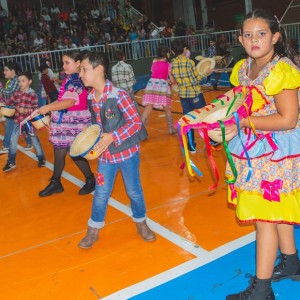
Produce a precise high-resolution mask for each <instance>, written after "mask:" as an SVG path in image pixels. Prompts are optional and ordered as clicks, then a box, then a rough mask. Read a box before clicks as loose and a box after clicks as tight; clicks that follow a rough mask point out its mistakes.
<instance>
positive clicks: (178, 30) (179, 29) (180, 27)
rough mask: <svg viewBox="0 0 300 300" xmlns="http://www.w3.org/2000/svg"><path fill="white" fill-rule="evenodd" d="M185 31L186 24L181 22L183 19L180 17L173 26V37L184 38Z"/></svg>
mask: <svg viewBox="0 0 300 300" xmlns="http://www.w3.org/2000/svg"><path fill="white" fill-rule="evenodd" d="M186 31H187V27H186V24H185V23H184V21H183V18H182V17H180V18H179V19H178V21H177V22H176V26H175V36H185V35H186Z"/></svg>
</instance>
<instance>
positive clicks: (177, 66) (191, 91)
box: [171, 55, 206, 98]
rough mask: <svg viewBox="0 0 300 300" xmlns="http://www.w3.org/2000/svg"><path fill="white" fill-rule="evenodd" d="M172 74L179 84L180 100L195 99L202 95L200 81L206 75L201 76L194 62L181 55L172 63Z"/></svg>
mask: <svg viewBox="0 0 300 300" xmlns="http://www.w3.org/2000/svg"><path fill="white" fill-rule="evenodd" d="M171 73H172V75H173V77H174V79H175V81H176V83H177V84H178V88H179V95H180V98H194V97H197V96H198V95H199V94H200V93H201V87H200V81H201V80H202V78H203V77H205V76H206V75H205V74H199V73H198V71H197V68H196V66H195V63H194V61H193V60H191V59H189V58H187V57H186V56H184V55H179V56H177V57H176V58H174V59H173V61H172V69H171Z"/></svg>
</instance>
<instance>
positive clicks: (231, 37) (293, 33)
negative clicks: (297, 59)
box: [0, 23, 300, 73]
mask: <svg viewBox="0 0 300 300" xmlns="http://www.w3.org/2000/svg"><path fill="white" fill-rule="evenodd" d="M284 26H285V28H286V31H287V33H288V36H289V38H290V39H295V40H298V38H299V36H300V23H295V24H288V25H284ZM221 33H222V34H224V35H225V38H226V40H227V42H228V43H229V44H230V45H231V46H232V47H234V46H238V45H239V42H238V34H239V31H238V30H231V31H222V32H212V33H209V34H195V35H189V36H182V37H171V38H159V39H150V40H143V41H138V42H125V43H113V44H109V45H108V46H104V45H97V46H88V47H81V48H78V49H80V50H93V51H104V52H106V53H107V54H108V57H109V60H110V61H111V62H114V55H113V54H114V52H115V51H116V50H117V49H121V50H123V51H124V53H125V56H126V59H127V60H137V59H140V58H152V57H155V56H156V51H157V46H158V45H159V44H160V43H162V44H164V45H166V46H167V47H169V48H170V49H171V42H172V41H173V40H176V39H184V41H185V42H186V44H187V45H188V47H189V48H190V50H191V51H192V52H196V53H201V54H202V55H206V50H207V48H208V41H209V39H210V38H214V39H217V37H218V36H219V35H220V34H221ZM72 50H74V49H64V50H56V51H47V52H33V53H27V54H21V55H15V56H3V57H0V68H1V67H2V70H3V68H4V64H5V63H6V62H7V61H10V60H14V61H16V62H17V63H18V64H19V66H20V69H21V70H22V71H24V70H27V71H29V72H31V73H36V72H38V67H39V65H40V61H41V59H42V58H43V57H48V58H49V59H50V61H51V64H52V68H53V69H54V70H56V71H57V70H59V69H60V67H61V57H62V54H63V53H65V52H67V51H72Z"/></svg>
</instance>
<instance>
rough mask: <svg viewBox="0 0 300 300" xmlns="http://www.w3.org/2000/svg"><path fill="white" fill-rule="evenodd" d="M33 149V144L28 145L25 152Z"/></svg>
mask: <svg viewBox="0 0 300 300" xmlns="http://www.w3.org/2000/svg"><path fill="white" fill-rule="evenodd" d="M31 149H33V146H32V145H31V144H28V145H27V146H26V147H25V151H30V150H31Z"/></svg>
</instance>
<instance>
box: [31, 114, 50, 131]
mask: <svg viewBox="0 0 300 300" xmlns="http://www.w3.org/2000/svg"><path fill="white" fill-rule="evenodd" d="M50 120H51V118H50V115H49V114H46V115H37V116H35V117H33V118H32V119H30V123H31V124H32V125H33V126H34V127H35V128H36V129H41V128H43V127H44V126H46V127H49V125H50Z"/></svg>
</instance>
